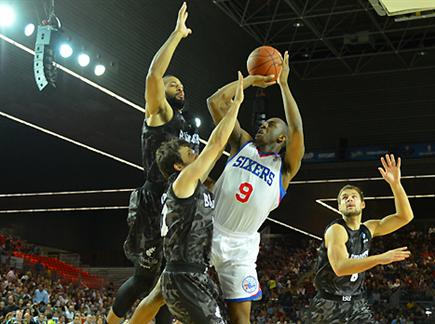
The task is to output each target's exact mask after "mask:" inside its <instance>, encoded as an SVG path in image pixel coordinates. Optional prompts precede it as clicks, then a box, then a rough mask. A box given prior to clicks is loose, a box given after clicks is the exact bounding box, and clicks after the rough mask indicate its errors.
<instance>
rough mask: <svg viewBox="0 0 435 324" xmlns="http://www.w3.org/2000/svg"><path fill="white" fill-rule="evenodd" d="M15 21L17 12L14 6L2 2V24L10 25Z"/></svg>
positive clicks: (0, 22) (0, 9)
mask: <svg viewBox="0 0 435 324" xmlns="http://www.w3.org/2000/svg"><path fill="white" fill-rule="evenodd" d="M14 21H15V12H14V9H12V7H10V6H8V5H5V4H0V26H4V27H7V26H10V25H12V24H13V23H14Z"/></svg>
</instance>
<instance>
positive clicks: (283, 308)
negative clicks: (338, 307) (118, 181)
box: [0, 228, 435, 324]
mask: <svg viewBox="0 0 435 324" xmlns="http://www.w3.org/2000/svg"><path fill="white" fill-rule="evenodd" d="M434 237H435V228H429V229H428V228H426V229H424V230H415V229H411V230H406V231H404V230H402V231H399V232H397V233H394V234H391V235H389V236H386V237H382V238H375V239H374V240H373V241H372V251H371V254H374V253H380V252H383V251H386V250H388V249H391V248H395V247H398V246H402V245H406V246H408V248H409V249H410V250H411V251H412V253H413V255H412V257H411V258H410V259H409V260H407V261H405V262H400V263H394V264H391V265H387V266H378V267H376V268H374V269H372V270H370V271H368V272H367V277H366V278H367V279H366V287H367V295H368V299H369V301H370V303H371V305H372V306H371V308H372V310H373V313H374V317H375V321H374V323H391V324H399V323H400V324H402V323H425V322H427V323H430V322H431V321H434V317H433V315H431V314H430V312H431V311H433V305H434V300H435V262H434V257H435V254H434V249H433V246H434V245H433V243H434ZM319 245H320V241H317V240H315V239H307V238H298V239H297V240H295V239H294V237H292V236H281V237H274V238H272V237H269V238H268V237H264V238H263V241H262V246H261V250H260V255H259V257H258V274H259V280H260V284H261V288H262V290H263V299H262V301H260V302H254V303H253V311H252V319H251V320H252V323H256V324H265V323H274V324H275V323H281V324H283V323H303V319H304V314H305V313H306V311H307V309H308V307H309V303H310V300H311V298H312V297H313V296H314V294H315V289H314V287H313V284H312V282H313V277H314V271H313V270H314V266H315V262H316V258H317V248H318V247H319ZM17 247H20V248H21V247H24V248H25V249H26V251H27V252H32V251H33V252H37V251H38V249H37V248H35V247H34V246H32V245H28V244H21V245H17V244H16V243H15V241H14V239H13V238H11V237H8V238H7V240H2V241H0V252H1V254H2V255H3V256H8V255H11V251H13V249H14V248H17ZM0 270H1V271H0V285H1V296H0V297H1V298H0V322H1V323H8V324H10V323H23V324H33V323H35V324H36V323H38V324H39V323H41V324H42V323H47V324H56V323H75V324H80V323H86V324H90V323H104V316H105V315H106V314H107V311H108V310H109V309H110V307H111V305H112V299H113V296H114V292H115V288H114V286H113V284H109V285H107V286H106V287H103V288H101V289H89V288H86V287H83V286H80V284H79V283H70V282H67V281H64V280H63V279H60V278H58V276H57V275H56V273H55V272H50V271H49V270H47V269H44V268H41V267H37V266H35V265H33V266H32V268H29V269H25V270H18V269H14V268H13V267H11V266H10V265H9V264H8V262H4V263H3V264H1V269H0ZM430 316H432V317H430Z"/></svg>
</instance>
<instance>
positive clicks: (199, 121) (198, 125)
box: [195, 117, 201, 127]
mask: <svg viewBox="0 0 435 324" xmlns="http://www.w3.org/2000/svg"><path fill="white" fill-rule="evenodd" d="M195 125H196V127H200V126H201V119H199V118H198V117H195Z"/></svg>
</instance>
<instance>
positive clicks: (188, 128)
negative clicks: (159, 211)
mask: <svg viewBox="0 0 435 324" xmlns="http://www.w3.org/2000/svg"><path fill="white" fill-rule="evenodd" d="M173 137H178V138H180V139H184V140H185V141H186V142H188V143H191V144H192V146H193V148H194V149H195V151H196V152H197V153H199V134H198V129H197V127H195V125H194V124H193V123H192V122H191V121H190V120H186V119H185V118H184V116H183V114H182V113H181V112H180V111H178V110H177V109H174V116H173V118H172V119H171V120H170V121H169V122H167V123H166V124H164V125H162V126H157V127H150V126H148V125H147V123H146V119H145V120H144V123H143V127H142V162H143V167H144V169H145V179H146V180H148V181H151V182H154V183H164V182H165V181H164V179H163V176H162V174H161V172H160V170H159V167H158V166H157V163H156V161H155V160H156V151H157V149H158V148H159V147H160V145H161V144H162V143H163V142H167V141H168V140H170V139H171V138H173ZM162 194H163V192H161V193H160V196H161V195H162Z"/></svg>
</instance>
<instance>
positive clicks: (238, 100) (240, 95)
mask: <svg viewBox="0 0 435 324" xmlns="http://www.w3.org/2000/svg"><path fill="white" fill-rule="evenodd" d="M238 77H239V79H238V80H237V89H236V94H235V96H234V102H236V103H239V104H241V103H242V101H243V99H244V97H245V95H244V93H243V75H242V72H240V71H239V72H238Z"/></svg>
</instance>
